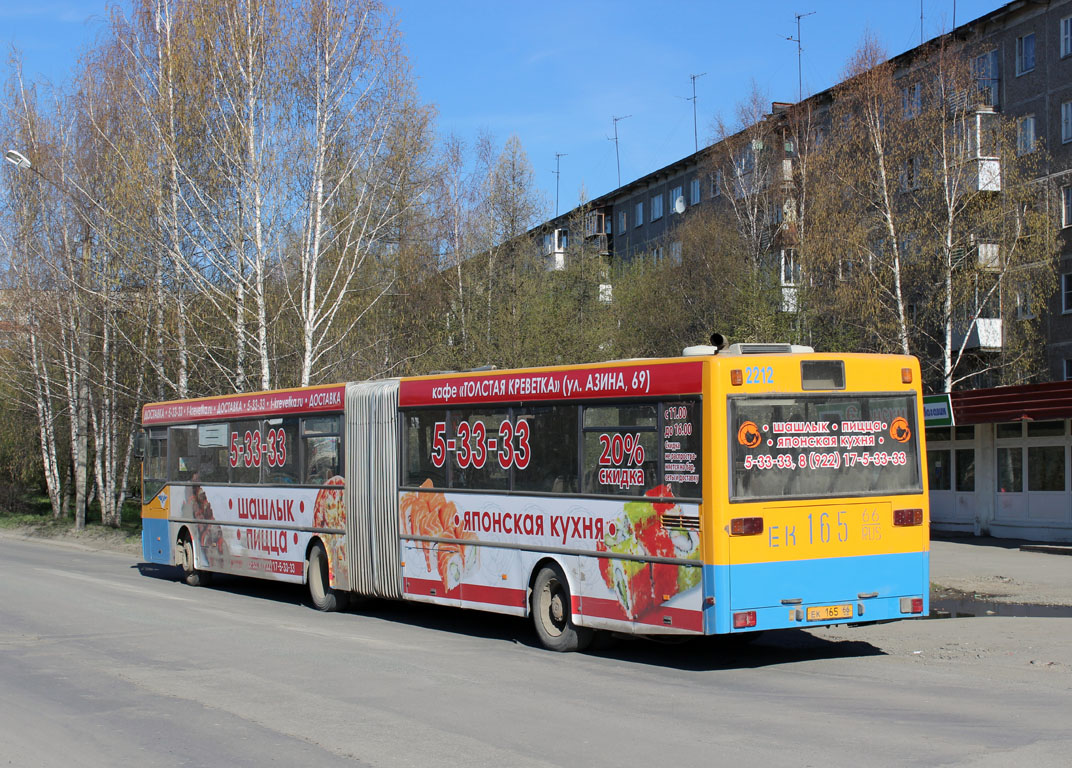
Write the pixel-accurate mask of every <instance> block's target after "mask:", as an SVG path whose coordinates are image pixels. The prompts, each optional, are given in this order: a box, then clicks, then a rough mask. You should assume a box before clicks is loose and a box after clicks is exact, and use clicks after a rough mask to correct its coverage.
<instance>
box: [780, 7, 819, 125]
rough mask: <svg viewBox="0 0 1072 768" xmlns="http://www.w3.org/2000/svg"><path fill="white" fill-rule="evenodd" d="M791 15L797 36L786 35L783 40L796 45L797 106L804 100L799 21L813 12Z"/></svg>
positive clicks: (813, 13)
mask: <svg viewBox="0 0 1072 768" xmlns="http://www.w3.org/2000/svg"><path fill="white" fill-rule="evenodd" d="M793 15H794V16H796V17H797V36H796V37H793V36H792V35H788V36H787V37H786V38H785V39H786V40H788V41H789V42H791V43H796V44H797V103H798V104H799V103H800V102H801V101H803V100H804V76H803V75H802V74H801V69H800V52H801V50H802V48H801V47H800V20H801V19H803V18H804V17H805V16H814V15H815V11H808V12H807V13H794V14H793Z"/></svg>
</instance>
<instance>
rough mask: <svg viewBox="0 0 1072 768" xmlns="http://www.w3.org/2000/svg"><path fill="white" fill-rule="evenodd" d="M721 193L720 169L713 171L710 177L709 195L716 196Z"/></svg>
mask: <svg viewBox="0 0 1072 768" xmlns="http://www.w3.org/2000/svg"><path fill="white" fill-rule="evenodd" d="M721 194H722V170H721V169H719V170H717V171H715V174H714V176H712V177H711V197H718V196H719V195H721Z"/></svg>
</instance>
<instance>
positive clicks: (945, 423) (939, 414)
mask: <svg viewBox="0 0 1072 768" xmlns="http://www.w3.org/2000/svg"><path fill="white" fill-rule="evenodd" d="M923 426H925V427H951V426H953V404H952V403H951V402H950V400H949V395H948V394H945V395H924V396H923Z"/></svg>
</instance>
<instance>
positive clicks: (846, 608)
mask: <svg viewBox="0 0 1072 768" xmlns="http://www.w3.org/2000/svg"><path fill="white" fill-rule="evenodd" d="M851 618H852V603H846V604H845V605H817V606H815V607H814V608H809V609H808V621H830V620H831V619H851Z"/></svg>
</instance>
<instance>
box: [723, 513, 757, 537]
mask: <svg viewBox="0 0 1072 768" xmlns="http://www.w3.org/2000/svg"><path fill="white" fill-rule="evenodd" d="M761 533H763V518H762V517H735V518H733V519H732V520H730V536H758V535H759V534H761Z"/></svg>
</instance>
